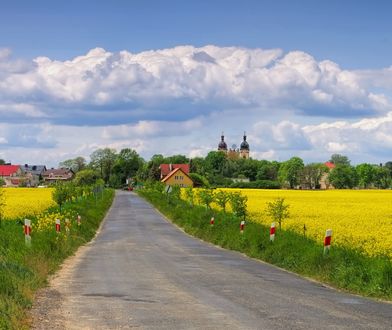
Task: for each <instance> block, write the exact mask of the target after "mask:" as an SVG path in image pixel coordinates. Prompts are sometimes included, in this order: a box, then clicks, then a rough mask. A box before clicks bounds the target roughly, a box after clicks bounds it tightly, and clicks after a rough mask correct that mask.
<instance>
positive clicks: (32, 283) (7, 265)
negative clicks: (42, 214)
mask: <svg viewBox="0 0 392 330" xmlns="http://www.w3.org/2000/svg"><path fill="white" fill-rule="evenodd" d="M113 197H114V192H113V190H105V193H104V194H103V197H102V198H98V199H97V201H96V200H95V198H94V197H93V196H92V197H87V198H85V199H83V200H79V201H77V202H73V203H67V204H66V205H65V206H64V209H72V210H74V211H75V212H77V213H79V214H80V215H81V216H82V226H81V227H77V226H76V223H75V220H73V223H72V227H71V231H70V234H69V235H65V234H63V233H62V234H60V235H57V234H56V232H55V231H54V229H53V230H51V231H43V232H33V233H32V235H31V237H32V244H31V247H26V246H25V242H24V234H23V223H22V222H21V221H6V222H3V223H2V225H1V227H0V329H27V328H28V327H29V323H30V321H29V319H28V317H27V311H28V309H29V308H31V306H32V302H33V298H34V292H35V291H36V290H37V289H39V288H41V287H43V286H45V285H46V284H47V278H48V275H49V274H53V273H54V272H55V271H56V270H57V269H58V268H59V266H60V265H61V263H62V262H63V261H64V259H65V258H67V257H68V256H70V255H72V254H73V253H74V252H75V251H76V249H77V248H78V247H79V246H80V245H83V244H85V243H86V242H88V241H90V240H91V239H92V238H93V237H94V235H95V233H96V230H97V228H98V227H99V225H100V223H101V221H102V219H103V218H104V216H105V214H106V212H107V210H108V209H109V207H110V205H111V204H112V201H113ZM33 221H34V219H33ZM62 230H64V228H63V229H62Z"/></svg>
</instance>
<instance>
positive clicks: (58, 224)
mask: <svg viewBox="0 0 392 330" xmlns="http://www.w3.org/2000/svg"><path fill="white" fill-rule="evenodd" d="M76 221H77V224H78V227H80V226H81V225H82V217H81V216H80V215H79V214H78V216H77V218H76ZM70 228H71V223H70V221H69V219H65V231H66V233H67V234H68V233H69V231H70ZM55 229H56V232H57V233H58V234H59V233H60V232H61V221H60V219H56V222H55ZM23 232H24V236H25V244H26V246H30V245H31V220H29V219H25V220H24V226H23Z"/></svg>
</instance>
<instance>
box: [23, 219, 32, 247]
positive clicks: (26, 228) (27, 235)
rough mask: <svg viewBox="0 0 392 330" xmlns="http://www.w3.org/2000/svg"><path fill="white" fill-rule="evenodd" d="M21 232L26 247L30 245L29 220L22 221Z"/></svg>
mask: <svg viewBox="0 0 392 330" xmlns="http://www.w3.org/2000/svg"><path fill="white" fill-rule="evenodd" d="M23 231H24V235H25V244H26V245H27V246H30V245H31V236H30V234H31V221H30V220H29V219H25V220H24V226H23Z"/></svg>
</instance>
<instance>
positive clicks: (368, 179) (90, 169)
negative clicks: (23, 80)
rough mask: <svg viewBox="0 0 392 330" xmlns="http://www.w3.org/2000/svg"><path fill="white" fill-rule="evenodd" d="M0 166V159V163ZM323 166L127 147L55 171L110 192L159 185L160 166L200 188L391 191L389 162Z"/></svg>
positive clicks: (337, 158)
mask: <svg viewBox="0 0 392 330" xmlns="http://www.w3.org/2000/svg"><path fill="white" fill-rule="evenodd" d="M2 162H3V160H1V159H0V164H1V163H2ZM329 162H330V163H333V164H334V168H332V169H329V168H328V167H327V166H326V165H325V163H309V164H305V163H304V161H303V160H302V159H301V158H300V157H292V158H290V159H289V160H287V161H284V162H278V161H268V160H256V159H231V158H228V157H226V155H225V154H224V153H223V152H220V151H211V152H209V153H208V154H207V156H206V157H195V158H192V159H190V158H188V157H186V156H184V155H173V156H170V157H164V156H163V155H160V154H157V155H154V156H152V157H151V159H150V160H149V161H146V160H144V159H143V158H142V157H140V156H139V154H138V153H137V152H136V151H135V150H132V149H129V148H125V149H122V150H121V151H120V152H117V151H116V150H115V149H110V148H103V149H97V150H95V151H94V152H93V153H92V154H91V155H90V163H87V162H86V160H85V159H84V158H83V157H76V158H74V159H68V160H65V161H63V162H61V163H60V164H59V166H60V167H68V168H71V169H72V170H73V171H74V172H75V173H76V176H75V179H74V181H75V183H76V184H77V185H91V184H94V183H95V182H96V180H97V179H102V180H103V181H104V182H105V184H106V185H107V186H111V187H115V188H120V187H123V186H124V185H126V183H127V180H128V179H132V182H133V184H138V183H140V182H147V181H159V180H160V168H159V167H160V165H161V164H170V163H171V164H190V177H191V178H192V180H193V181H194V183H195V186H201V187H233V188H275V189H276V188H290V189H319V188H320V184H321V181H322V180H323V181H324V183H327V184H329V185H332V186H333V187H335V188H337V189H344V188H364V189H367V188H379V189H388V188H391V186H392V161H390V162H386V163H385V164H368V163H363V164H359V165H356V166H353V165H351V162H350V160H349V159H348V158H347V157H346V156H344V155H340V154H334V155H332V156H331V158H330V159H329ZM247 181H249V182H247ZM128 182H129V181H128Z"/></svg>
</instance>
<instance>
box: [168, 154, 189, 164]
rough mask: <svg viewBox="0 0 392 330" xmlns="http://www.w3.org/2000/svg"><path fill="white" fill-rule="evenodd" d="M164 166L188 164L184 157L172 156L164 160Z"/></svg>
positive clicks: (187, 159)
mask: <svg viewBox="0 0 392 330" xmlns="http://www.w3.org/2000/svg"><path fill="white" fill-rule="evenodd" d="M164 163H165V164H188V163H189V158H187V157H186V156H184V155H173V156H170V157H166V158H165V159H164Z"/></svg>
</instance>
